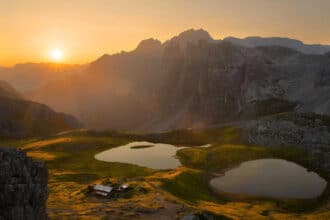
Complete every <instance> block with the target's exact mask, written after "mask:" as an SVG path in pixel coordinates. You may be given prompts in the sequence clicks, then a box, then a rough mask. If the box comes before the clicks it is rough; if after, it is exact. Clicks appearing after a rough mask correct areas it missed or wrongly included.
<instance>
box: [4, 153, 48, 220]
mask: <svg viewBox="0 0 330 220" xmlns="http://www.w3.org/2000/svg"><path fill="white" fill-rule="evenodd" d="M47 182H48V172H47V169H46V166H45V164H44V163H43V162H41V161H34V160H32V159H31V158H29V157H27V156H26V154H25V153H24V152H22V151H20V150H16V149H12V148H1V147H0V220H7V219H12V220H21V219H22V220H23V219H24V220H43V219H47V213H46V201H47V196H48V188H47Z"/></svg>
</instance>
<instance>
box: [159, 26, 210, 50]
mask: <svg viewBox="0 0 330 220" xmlns="http://www.w3.org/2000/svg"><path fill="white" fill-rule="evenodd" d="M201 40H204V41H213V38H212V37H211V35H210V34H209V33H208V32H207V31H205V30H203V29H198V30H196V29H190V30H187V31H184V32H182V33H181V34H179V35H178V36H175V37H173V38H172V39H170V40H168V41H166V42H165V43H164V44H165V45H168V44H171V43H177V44H179V45H180V47H181V48H186V46H187V44H188V43H198V42H199V41H201Z"/></svg>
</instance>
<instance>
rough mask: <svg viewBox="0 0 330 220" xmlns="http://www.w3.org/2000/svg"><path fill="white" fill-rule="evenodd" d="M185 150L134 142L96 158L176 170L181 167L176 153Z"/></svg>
mask: <svg viewBox="0 0 330 220" xmlns="http://www.w3.org/2000/svg"><path fill="white" fill-rule="evenodd" d="M139 146H140V147H141V146H142V148H139ZM205 147H207V146H205ZM183 148H184V147H176V146H174V145H170V144H155V143H150V142H132V143H129V144H127V145H123V146H119V147H116V148H111V149H109V150H107V151H104V152H101V153H99V154H96V155H95V158H96V159H97V160H101V161H106V162H120V163H128V164H134V165H138V166H142V167H148V168H152V169H160V170H165V169H174V168H176V167H178V166H180V165H181V163H180V161H179V160H178V159H177V158H176V152H177V151H178V150H180V149H183Z"/></svg>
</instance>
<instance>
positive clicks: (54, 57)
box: [50, 49, 63, 62]
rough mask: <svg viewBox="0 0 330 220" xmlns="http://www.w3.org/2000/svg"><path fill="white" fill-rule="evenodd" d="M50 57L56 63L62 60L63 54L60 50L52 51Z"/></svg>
mask: <svg viewBox="0 0 330 220" xmlns="http://www.w3.org/2000/svg"><path fill="white" fill-rule="evenodd" d="M50 55H51V58H52V60H53V61H56V62H57V61H60V60H62V58H63V53H62V51H61V50H60V49H53V50H52V51H51V54H50Z"/></svg>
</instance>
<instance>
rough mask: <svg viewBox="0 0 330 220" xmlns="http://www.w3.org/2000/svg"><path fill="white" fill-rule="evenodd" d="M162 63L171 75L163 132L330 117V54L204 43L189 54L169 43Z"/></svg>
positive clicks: (188, 50)
mask: <svg viewBox="0 0 330 220" xmlns="http://www.w3.org/2000/svg"><path fill="white" fill-rule="evenodd" d="M162 64H163V66H162V67H163V68H162V71H165V72H166V74H165V75H166V76H167V77H168V78H167V81H166V82H165V86H164V88H165V89H164V92H163V93H162V94H163V95H164V99H163V103H162V104H163V108H162V109H164V112H163V113H164V115H165V118H166V120H164V123H165V124H162V125H165V126H164V127H163V128H165V127H167V128H170V129H173V128H178V127H194V126H197V127H198V126H206V127H207V126H209V125H214V124H217V123H222V122H228V121H235V120H242V119H246V118H256V117H260V116H264V115H269V114H273V113H280V112H287V111H293V110H296V111H299V112H314V113H318V114H330V102H329V100H330V95H329V94H330V93H329V92H330V81H329V79H328V78H329V76H330V67H329V64H330V60H329V58H328V57H327V56H324V55H306V54H302V53H300V52H298V51H295V50H293V49H289V48H284V47H278V46H271V47H258V48H244V47H240V46H236V45H234V44H232V43H229V42H220V43H217V42H208V41H199V42H198V43H191V44H188V45H187V47H186V49H185V50H182V49H180V47H179V45H176V44H175V43H173V44H169V45H167V47H166V48H165V51H164V56H163V63H162ZM164 115H163V116H164ZM160 127H161V126H160Z"/></svg>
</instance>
